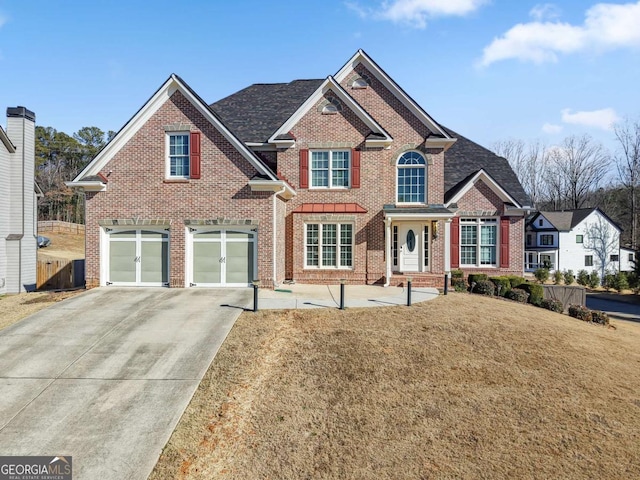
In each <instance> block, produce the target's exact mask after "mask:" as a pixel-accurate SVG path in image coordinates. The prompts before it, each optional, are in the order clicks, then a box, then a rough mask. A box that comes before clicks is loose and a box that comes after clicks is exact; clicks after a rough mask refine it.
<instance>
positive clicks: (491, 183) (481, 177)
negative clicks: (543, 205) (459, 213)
mask: <svg viewBox="0 0 640 480" xmlns="http://www.w3.org/2000/svg"><path fill="white" fill-rule="evenodd" d="M478 181H482V182H484V183H485V184H486V185H487V186H488V187H489V188H490V189H491V190H492V191H493V192H494V193H495V194H496V195H497V196H498V197H499V198H500V200H502V201H503V202H505V203H510V204H511V205H513V206H514V207H516V208H523V205H521V204H520V203H519V202H518V201H517V200H516V199H515V198H513V197H512V196H511V195H510V194H509V192H507V191H506V190H505V189H504V188H503V187H502V185H500V184H499V183H498V182H496V181H495V180H494V179H493V177H491V175H489V174H488V173H487V172H486V171H485V170H484V169H480V170H478V171H477V172H475V173H473V174H472V175H469V176H468V177H467V178H466V179H465V180H463V181H462V182H460V183H458V184H457V185H456V186H455V187H454V188H452V189H451V190H450V191H449V192H447V193H448V195H446V196H445V206H449V205H451V204H454V203H456V202H458V201H459V200H460V199H461V198H462V197H463V196H464V195H465V194H466V193H467V192H468V191H469V189H471V187H473V186H474V185H475V184H476V182H478Z"/></svg>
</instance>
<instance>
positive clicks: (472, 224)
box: [460, 218, 498, 267]
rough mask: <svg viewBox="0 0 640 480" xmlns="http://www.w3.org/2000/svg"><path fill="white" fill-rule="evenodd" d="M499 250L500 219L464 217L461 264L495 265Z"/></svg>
mask: <svg viewBox="0 0 640 480" xmlns="http://www.w3.org/2000/svg"><path fill="white" fill-rule="evenodd" d="M497 250H498V220H497V219H495V218H462V219H461V220H460V264H461V265H463V266H472V267H485V266H488V267H495V266H496V265H497V263H498V260H497V257H498V255H497Z"/></svg>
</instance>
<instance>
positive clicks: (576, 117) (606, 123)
mask: <svg viewBox="0 0 640 480" xmlns="http://www.w3.org/2000/svg"><path fill="white" fill-rule="evenodd" d="M562 121H563V122H564V123H570V124H572V125H582V126H585V127H594V128H600V129H602V130H612V129H613V124H614V123H616V122H618V121H620V117H618V115H617V114H616V112H615V110H614V109H613V108H603V109H600V110H592V111H590V112H573V113H572V112H571V109H570V108H565V109H564V110H562Z"/></svg>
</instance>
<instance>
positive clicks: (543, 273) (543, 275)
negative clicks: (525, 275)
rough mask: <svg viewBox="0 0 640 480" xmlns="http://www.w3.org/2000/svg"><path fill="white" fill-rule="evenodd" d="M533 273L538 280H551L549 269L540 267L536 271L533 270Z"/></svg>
mask: <svg viewBox="0 0 640 480" xmlns="http://www.w3.org/2000/svg"><path fill="white" fill-rule="evenodd" d="M533 275H534V276H535V277H536V280H538V281H539V282H540V283H544V282H546V281H547V280H549V269H548V268H539V269H537V270H536V271H535V272H533Z"/></svg>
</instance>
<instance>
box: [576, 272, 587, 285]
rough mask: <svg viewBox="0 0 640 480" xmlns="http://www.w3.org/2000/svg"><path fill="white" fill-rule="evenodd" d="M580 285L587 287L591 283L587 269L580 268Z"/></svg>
mask: <svg viewBox="0 0 640 480" xmlns="http://www.w3.org/2000/svg"><path fill="white" fill-rule="evenodd" d="M577 280H578V285H582V286H583V287H586V286H587V285H589V273H588V272H587V271H586V270H578V279H577Z"/></svg>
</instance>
